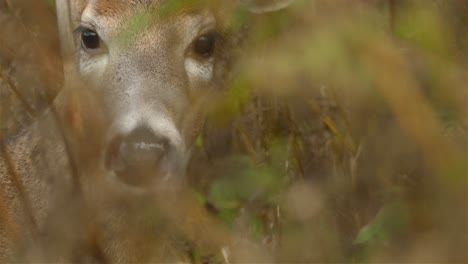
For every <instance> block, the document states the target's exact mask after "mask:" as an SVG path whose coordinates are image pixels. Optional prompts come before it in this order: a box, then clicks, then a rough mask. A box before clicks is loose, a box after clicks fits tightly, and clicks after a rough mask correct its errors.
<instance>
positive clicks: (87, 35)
mask: <svg viewBox="0 0 468 264" xmlns="http://www.w3.org/2000/svg"><path fill="white" fill-rule="evenodd" d="M100 42H101V41H100V39H99V35H98V34H97V33H96V31H93V30H91V29H83V30H82V31H81V45H82V46H83V48H85V49H89V50H94V49H97V48H99V46H100V45H101V43H100Z"/></svg>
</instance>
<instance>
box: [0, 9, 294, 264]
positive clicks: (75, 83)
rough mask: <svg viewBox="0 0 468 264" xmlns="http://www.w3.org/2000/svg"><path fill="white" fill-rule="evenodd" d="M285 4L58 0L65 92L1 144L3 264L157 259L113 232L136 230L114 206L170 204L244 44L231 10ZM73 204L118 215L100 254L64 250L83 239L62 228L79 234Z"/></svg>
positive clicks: (109, 218) (109, 223)
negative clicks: (162, 199) (154, 196)
mask: <svg viewBox="0 0 468 264" xmlns="http://www.w3.org/2000/svg"><path fill="white" fill-rule="evenodd" d="M184 2H187V3H188V4H187V5H185V4H182V5H181V6H182V8H173V9H174V11H172V9H171V8H172V7H173V6H176V7H177V4H179V3H184ZM292 2H293V0H237V1H176V0H56V1H55V6H56V14H57V21H58V28H59V35H60V36H59V38H60V42H61V53H62V57H63V72H64V88H63V90H62V91H61V92H60V94H59V95H58V96H57V98H56V99H55V100H54V102H53V103H52V105H51V107H50V109H48V110H47V111H46V112H45V113H43V115H41V116H40V117H39V118H38V120H36V122H34V124H33V125H31V126H30V127H27V128H25V129H24V130H23V131H22V132H21V133H19V134H18V135H16V136H14V137H11V138H7V139H2V140H1V146H2V148H1V149H2V152H1V154H0V182H1V188H2V192H1V193H0V194H1V195H0V204H2V207H0V212H1V215H2V217H3V218H2V222H3V223H4V224H3V225H2V226H3V227H2V228H0V261H2V262H3V261H18V260H19V261H60V260H61V261H77V260H78V261H88V260H93V261H95V260H103V259H106V260H107V261H110V262H129V261H156V260H161V259H158V258H153V257H152V255H151V253H148V252H146V253H136V252H140V251H145V250H143V249H142V246H141V245H139V244H138V243H137V242H135V241H137V240H138V239H136V240H135V241H132V234H131V233H130V231H128V232H127V233H126V231H116V230H122V229H125V228H122V226H126V227H128V226H131V225H132V223H133V224H134V225H136V226H138V225H139V223H140V222H138V221H136V222H131V221H130V222H125V220H122V219H125V217H120V216H122V215H128V214H134V215H138V214H139V208H141V207H140V206H133V205H132V206H129V207H125V209H121V208H120V209H118V207H119V206H122V203H125V202H122V201H125V199H126V198H128V197H141V196H142V195H143V196H144V195H145V194H148V193H154V192H156V193H165V194H168V195H169V194H170V193H172V194H175V196H177V193H178V190H179V186H181V185H183V182H184V177H185V176H184V175H185V174H186V173H185V170H186V169H187V163H188V161H189V160H190V158H191V150H192V148H193V146H194V144H195V141H196V138H197V135H198V134H199V133H200V130H201V129H202V126H203V122H204V119H205V117H206V111H207V109H206V108H207V105H209V101H210V100H213V94H216V93H217V92H218V91H220V90H222V89H223V86H224V85H225V83H226V79H227V78H229V76H230V73H231V71H232V65H233V63H234V61H235V58H236V56H238V55H236V54H238V53H239V47H241V45H242V43H243V39H244V38H246V35H245V32H243V31H233V30H230V23H231V22H232V19H231V17H230V14H232V10H235V9H241V10H245V11H246V12H247V13H248V14H249V15H250V16H258V15H261V14H263V13H268V12H274V11H277V10H281V9H283V8H286V7H287V6H289V5H291V4H292ZM236 49H237V51H238V52H237V53H236V52H235V50H236ZM240 53H241V51H240ZM77 92H78V93H84V94H85V96H84V97H83V96H82V97H79V98H80V100H81V101H78V102H77V99H76V98H77V97H76V96H74V94H76V93H77ZM83 101H84V103H83ZM88 104H89V105H92V106H93V107H94V106H97V107H95V108H92V107H90V108H87V106H88ZM90 109H92V110H91V111H89V110H90ZM87 110H88V111H87ZM67 127H68V128H67ZM70 127H71V128H70ZM69 134H72V136H69ZM83 145H86V146H87V147H86V148H85V150H82V149H83V148H80V147H82V146H83ZM76 149H79V150H78V151H75V150H76ZM91 154H92V155H91ZM88 156H92V157H93V158H92V160H91V159H90V158H88ZM96 171H97V172H96ZM77 175H78V176H77ZM83 175H86V176H87V177H84V176H83ZM90 175H93V176H90ZM77 186H81V187H77ZM98 186H99V187H98ZM91 190H92V191H91ZM87 194H89V195H88V196H87ZM110 194H112V195H110ZM78 196H79V197H81V196H85V197H86V198H83V199H85V200H87V201H88V204H91V205H92V204H93V203H94V201H97V200H99V199H100V201H101V200H104V202H103V203H104V204H106V205H109V204H112V205H113V206H114V208H117V209H115V210H112V209H109V210H108V211H109V212H105V213H102V215H103V216H102V217H101V218H99V219H100V220H99V221H100V222H99V221H98V222H99V223H100V224H101V225H100V227H98V228H96V229H97V230H99V232H101V233H104V235H103V237H104V238H103V239H102V241H98V240H99V239H96V241H97V242H95V243H94V242H93V243H94V244H102V245H101V247H102V252H101V251H100V253H96V250H93V249H92V248H90V247H83V246H80V245H82V244H83V243H81V244H80V243H78V244H79V246H76V247H72V246H70V248H67V245H69V244H73V243H75V242H73V243H72V242H70V243H68V242H69V241H77V240H79V239H76V238H75V237H77V236H78V237H79V233H80V232H85V231H83V230H81V229H79V228H78V229H75V230H70V228H69V226H68V227H67V226H66V225H65V224H64V223H65V222H67V223H68V222H71V223H76V225H75V226H83V225H84V226H86V224H84V223H86V219H85V218H86V217H83V216H82V215H80V214H79V213H76V212H79V211H80V209H81V206H80V205H78V204H79V203H78V202H75V200H77V198H76V197H78ZM103 197H104V198H103ZM109 197H111V198H109ZM135 199H136V200H138V198H135ZM169 200H170V199H169ZM96 203H97V202H96ZM3 205H4V206H3ZM104 208H105V207H104ZM129 208H130V209H129ZM97 211H99V210H97ZM102 211H106V209H103V210H102ZM64 212H68V213H64ZM129 212H131V213H129ZM116 216H119V217H116ZM124 222H125V223H124ZM72 226H73V225H72ZM114 227H116V228H114ZM156 228H157V227H156ZM127 229H128V228H127ZM137 229H138V231H139V232H140V234H148V232H150V231H148V230H147V229H145V228H143V227H142V228H139V227H138V228H137ZM57 230H61V231H62V232H61V233H60V232H59V231H57ZM125 230H126V229H125ZM70 232H71V233H74V235H70ZM76 233H78V235H76ZM156 233H157V232H156ZM70 237H73V239H72V238H70ZM67 241H68V242H67ZM103 241H104V242H103ZM67 243H68V244H67ZM93 243H91V244H93ZM75 244H76V243H75ZM75 244H73V245H75ZM83 248H84V249H83ZM143 248H144V247H143ZM135 250H138V251H135ZM57 252H60V253H57ZM89 252H91V253H89ZM56 255H58V256H56ZM88 255H91V256H92V257H91V258H86V256H88ZM167 260H168V259H165V261H167ZM172 260H173V259H171V261H172Z"/></svg>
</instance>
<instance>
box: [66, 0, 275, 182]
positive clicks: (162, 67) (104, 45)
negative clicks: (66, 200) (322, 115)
mask: <svg viewBox="0 0 468 264" xmlns="http://www.w3.org/2000/svg"><path fill="white" fill-rule="evenodd" d="M171 2H174V1H162V0H88V1H83V0H81V1H79V0H77V1H72V11H73V14H72V17H73V20H75V21H79V26H78V28H77V30H76V31H75V32H76V40H77V41H76V42H77V43H79V45H80V48H79V55H78V56H79V59H78V61H79V62H78V64H79V66H78V69H79V73H80V75H81V76H82V78H84V79H86V80H88V81H89V82H90V83H91V84H92V85H91V87H94V88H93V89H96V94H97V95H99V96H100V97H102V102H103V109H104V111H106V114H107V116H109V119H110V127H109V128H108V131H106V132H105V134H106V144H105V145H106V149H105V150H104V151H103V155H102V164H103V167H104V168H105V169H106V170H107V171H108V172H110V174H111V175H113V176H115V178H116V179H117V180H118V181H120V182H121V183H125V184H126V185H129V186H132V187H145V186H152V185H161V184H160V183H161V182H165V181H179V180H180V179H181V177H182V175H183V174H184V170H185V167H186V163H187V161H188V159H189V157H190V149H191V146H192V145H193V142H194V141H195V138H196V136H197V133H198V130H199V128H200V126H201V125H202V123H203V112H204V106H205V105H206V103H207V98H209V94H210V93H212V91H214V90H215V89H216V88H217V86H219V85H220V84H221V83H222V82H223V76H224V75H225V71H226V57H227V56H226V54H225V53H226V52H229V51H228V50H227V49H226V47H224V44H225V43H226V39H225V38H226V37H229V36H225V35H224V34H222V32H223V29H222V28H221V26H220V25H221V24H222V23H221V21H219V20H218V19H217V17H219V16H218V15H219V14H216V13H215V11H214V10H213V9H210V8H208V7H206V6H202V5H200V6H196V7H194V8H188V9H187V8H186V9H182V10H176V11H175V12H173V13H172V12H171V10H165V8H166V7H168V6H170V3H171ZM179 2H180V1H179ZM192 2H193V1H192ZM201 2H203V1H201ZM259 2H260V3H261V4H259V6H254V7H256V8H259V9H262V8H263V6H264V5H265V6H266V4H265V2H267V1H259ZM273 2H275V5H278V3H277V2H280V1H273ZM281 2H284V1H281ZM270 7H271V6H269V7H268V8H270ZM168 9H170V8H168Z"/></svg>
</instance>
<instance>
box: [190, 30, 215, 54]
mask: <svg viewBox="0 0 468 264" xmlns="http://www.w3.org/2000/svg"><path fill="white" fill-rule="evenodd" d="M216 39H217V34H216V33H214V32H213V33H208V34H205V35H202V36H200V37H198V38H197V39H196V40H195V42H194V43H193V51H194V52H195V54H197V55H199V56H202V57H204V58H208V57H210V56H211V55H213V52H214V50H215V48H216Z"/></svg>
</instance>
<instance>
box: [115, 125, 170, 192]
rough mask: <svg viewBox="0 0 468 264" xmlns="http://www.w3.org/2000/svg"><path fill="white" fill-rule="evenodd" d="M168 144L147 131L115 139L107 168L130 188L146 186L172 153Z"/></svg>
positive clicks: (143, 130) (136, 131)
mask: <svg viewBox="0 0 468 264" xmlns="http://www.w3.org/2000/svg"><path fill="white" fill-rule="evenodd" d="M168 146H169V143H168V140H167V139H165V138H164V137H160V136H158V135H155V134H154V133H153V131H152V130H151V129H149V128H147V127H138V128H136V129H135V130H133V131H132V132H130V133H129V134H127V135H122V136H118V137H116V138H114V139H113V140H112V141H111V142H110V145H109V147H108V150H107V153H106V166H107V168H108V169H109V170H111V171H114V172H115V174H116V175H117V176H118V177H119V178H120V180H122V181H124V182H125V183H127V184H131V185H137V186H144V185H146V184H148V183H150V182H152V181H153V180H154V178H155V177H156V176H157V174H158V173H159V170H160V169H161V162H162V161H163V159H164V157H165V155H166V154H167V152H168Z"/></svg>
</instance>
